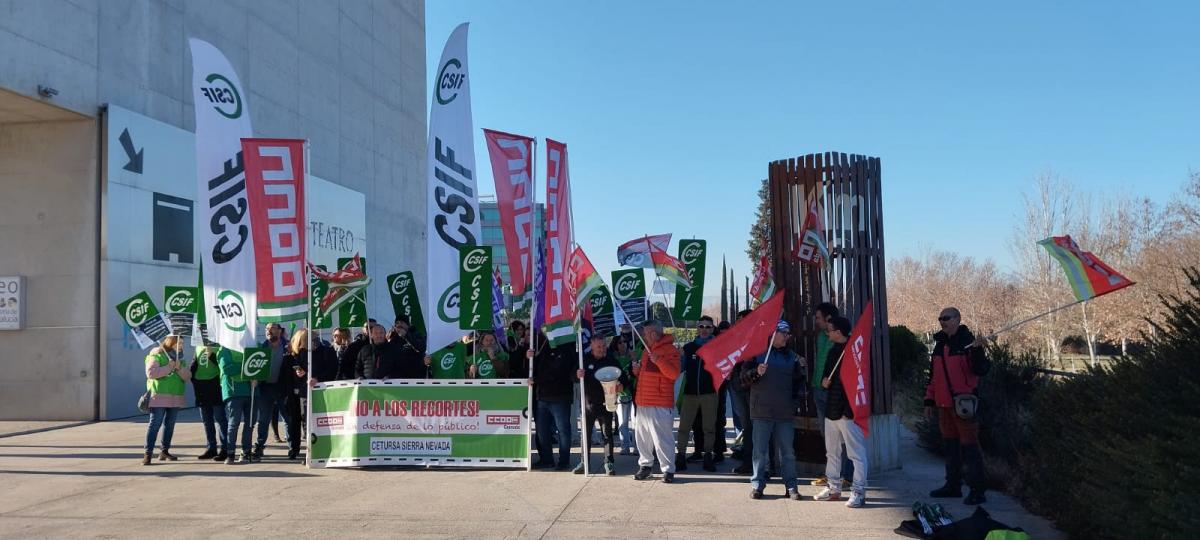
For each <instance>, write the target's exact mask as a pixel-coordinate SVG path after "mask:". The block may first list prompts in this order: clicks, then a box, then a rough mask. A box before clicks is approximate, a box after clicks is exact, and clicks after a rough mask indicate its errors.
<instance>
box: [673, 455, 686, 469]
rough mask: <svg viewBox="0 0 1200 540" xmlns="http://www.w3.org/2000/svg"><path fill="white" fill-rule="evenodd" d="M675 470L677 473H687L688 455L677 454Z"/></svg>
mask: <svg viewBox="0 0 1200 540" xmlns="http://www.w3.org/2000/svg"><path fill="white" fill-rule="evenodd" d="M675 470H676V471H686V470H687V454H684V453H683V452H680V453H678V454H675Z"/></svg>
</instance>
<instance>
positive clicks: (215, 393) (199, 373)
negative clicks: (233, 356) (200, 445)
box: [192, 343, 229, 461]
mask: <svg viewBox="0 0 1200 540" xmlns="http://www.w3.org/2000/svg"><path fill="white" fill-rule="evenodd" d="M220 349H221V348H220V347H219V346H217V345H216V344H215V343H214V344H211V345H207V346H203V347H197V348H196V359H195V360H194V361H193V362H192V390H193V391H194V392H195V394H196V407H197V408H199V409H200V419H201V420H202V421H203V422H204V438H205V441H206V442H207V445H206V448H205V451H204V453H203V454H200V456H199V457H198V458H197V459H211V460H213V461H225V458H227V457H229V439H228V431H229V425H228V422H227V418H226V416H225V401H224V400H223V399H222V398H221V366H220V365H219V364H218V362H217V352H218V351H220ZM218 440H220V442H221V452H220V453H218V452H217V441H218Z"/></svg>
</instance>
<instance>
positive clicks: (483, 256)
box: [462, 248, 488, 274]
mask: <svg viewBox="0 0 1200 540" xmlns="http://www.w3.org/2000/svg"><path fill="white" fill-rule="evenodd" d="M487 262H488V256H487V250H485V249H483V248H475V249H472V250H471V251H469V252H467V256H466V257H463V265H462V269H463V272H466V273H468V274H474V273H476V272H478V271H479V269H480V268H483V265H485V264H487Z"/></svg>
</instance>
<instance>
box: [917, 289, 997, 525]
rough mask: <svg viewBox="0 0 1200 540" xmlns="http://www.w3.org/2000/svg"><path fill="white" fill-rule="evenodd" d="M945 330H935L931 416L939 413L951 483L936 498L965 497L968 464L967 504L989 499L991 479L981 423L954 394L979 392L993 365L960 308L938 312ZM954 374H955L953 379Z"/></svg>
mask: <svg viewBox="0 0 1200 540" xmlns="http://www.w3.org/2000/svg"><path fill="white" fill-rule="evenodd" d="M938 323H939V324H940V325H941V327H942V331H941V332H938V333H937V334H935V335H934V336H933V340H934V347H933V354H932V355H930V360H931V361H932V363H933V365H932V366H930V369H929V385H928V386H927V387H926V388H925V416H927V417H929V416H932V415H933V409H934V407H936V408H937V413H938V427H939V429H940V430H941V432H942V444H943V446H944V449H945V452H943V453H944V454H945V456H946V485H944V486H942V487H940V488H938V489H935V490H933V491H932V492H931V493H930V494H929V496H930V497H936V498H951V497H962V466H963V461H964V458H965V461H966V465H967V486H968V487H970V488H971V493H970V494H969V495H967V498H966V499H964V500H963V502H964V503H966V504H972V505H974V504H983V503H984V502H986V500H987V499H986V498H984V491H985V490H986V488H987V479H986V476H985V475H984V471H983V455H982V454H980V452H979V423H978V421H977V420H976V419H971V420H964V419H962V418H959V417H958V415H957V414H956V413H955V412H954V396H957V395H963V394H974V393H975V388H976V387H977V386H978V385H979V375H981V374H983V373H985V372H986V371H987V358H986V357H985V356H984V352H983V351H984V347H985V346H986V345H987V340H986V339H985V338H982V337H980V338H976V337H975V335H974V334H972V333H971V330H970V329H968V328H967V326H966V325H964V324H962V316H961V315H960V314H959V312H958V309H957V308H952V307H949V308H946V309H943V310H942V313H941V314H940V315H938ZM947 376H949V379H947Z"/></svg>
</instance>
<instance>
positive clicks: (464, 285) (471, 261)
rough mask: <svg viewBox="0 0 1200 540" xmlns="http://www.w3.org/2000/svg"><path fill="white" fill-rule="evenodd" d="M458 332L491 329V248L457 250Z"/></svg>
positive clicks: (465, 247) (461, 248)
mask: <svg viewBox="0 0 1200 540" xmlns="http://www.w3.org/2000/svg"><path fill="white" fill-rule="evenodd" d="M458 328H459V329H460V330H491V329H492V246H462V247H460V248H459V249H458Z"/></svg>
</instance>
